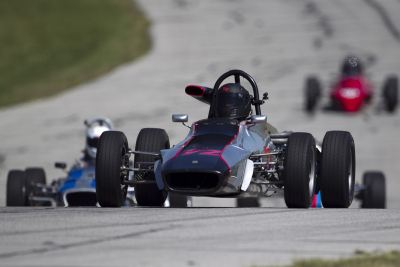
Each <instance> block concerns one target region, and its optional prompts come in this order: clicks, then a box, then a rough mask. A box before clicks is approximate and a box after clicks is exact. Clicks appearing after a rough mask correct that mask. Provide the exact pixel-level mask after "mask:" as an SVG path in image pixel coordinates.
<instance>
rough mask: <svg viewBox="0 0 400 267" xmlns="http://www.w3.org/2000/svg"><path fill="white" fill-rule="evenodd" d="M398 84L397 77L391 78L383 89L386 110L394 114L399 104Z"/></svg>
mask: <svg viewBox="0 0 400 267" xmlns="http://www.w3.org/2000/svg"><path fill="white" fill-rule="evenodd" d="M398 84H399V81H398V79H397V77H396V76H392V77H389V78H388V79H387V81H386V83H385V86H384V87H383V97H384V99H385V107H386V110H387V111H388V112H390V113H392V112H394V111H395V110H396V107H397V102H398V98H399V96H398Z"/></svg>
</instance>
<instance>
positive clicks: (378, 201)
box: [361, 172, 386, 209]
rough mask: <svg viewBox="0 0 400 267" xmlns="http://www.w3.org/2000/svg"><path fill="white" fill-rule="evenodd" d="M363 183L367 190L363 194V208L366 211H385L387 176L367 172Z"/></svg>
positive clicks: (380, 173)
mask: <svg viewBox="0 0 400 267" xmlns="http://www.w3.org/2000/svg"><path fill="white" fill-rule="evenodd" d="M363 182H364V185H366V186H367V188H366V189H364V191H363V192H362V196H363V198H362V205H361V207H362V208H365V209H385V208H386V186H385V175H384V174H383V173H382V172H366V173H365V174H364V177H363Z"/></svg>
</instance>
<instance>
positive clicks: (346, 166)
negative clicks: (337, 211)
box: [319, 131, 356, 208]
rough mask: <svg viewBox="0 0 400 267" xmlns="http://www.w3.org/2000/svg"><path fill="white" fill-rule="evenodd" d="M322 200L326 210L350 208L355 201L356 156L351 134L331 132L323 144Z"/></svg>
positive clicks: (326, 135) (327, 134)
mask: <svg viewBox="0 0 400 267" xmlns="http://www.w3.org/2000/svg"><path fill="white" fill-rule="evenodd" d="M321 165H322V166H321V177H319V179H320V182H321V184H320V185H321V200H322V205H323V206H324V208H348V207H349V206H350V205H351V203H352V202H353V199H354V183H355V169H356V155H355V146H354V140H353V137H352V136H351V134H350V133H349V132H345V131H330V132H327V133H326V134H325V137H324V140H323V142H322V163H321Z"/></svg>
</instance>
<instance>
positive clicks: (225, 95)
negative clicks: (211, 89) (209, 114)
mask: <svg viewBox="0 0 400 267" xmlns="http://www.w3.org/2000/svg"><path fill="white" fill-rule="evenodd" d="M216 100H217V108H231V107H235V108H236V107H245V106H246V105H247V103H248V101H249V95H247V94H241V93H233V92H225V91H220V92H218V95H217V99H216Z"/></svg>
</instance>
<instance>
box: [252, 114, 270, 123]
mask: <svg viewBox="0 0 400 267" xmlns="http://www.w3.org/2000/svg"><path fill="white" fill-rule="evenodd" d="M251 122H252V123H267V115H251Z"/></svg>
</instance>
